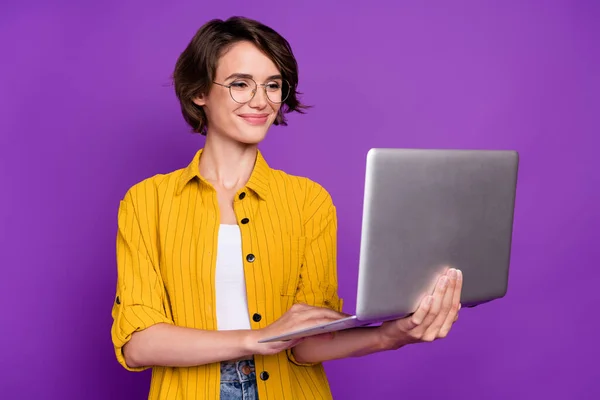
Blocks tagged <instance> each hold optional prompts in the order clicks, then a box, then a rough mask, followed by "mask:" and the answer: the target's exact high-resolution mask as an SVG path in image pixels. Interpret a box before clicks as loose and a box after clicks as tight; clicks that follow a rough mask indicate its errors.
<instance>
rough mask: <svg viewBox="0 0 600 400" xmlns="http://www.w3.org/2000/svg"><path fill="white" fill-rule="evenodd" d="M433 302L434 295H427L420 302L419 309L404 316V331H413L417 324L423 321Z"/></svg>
mask: <svg viewBox="0 0 600 400" xmlns="http://www.w3.org/2000/svg"><path fill="white" fill-rule="evenodd" d="M432 302H433V297H432V296H425V297H423V299H421V304H419V308H417V311H415V312H414V313H413V315H411V316H408V317H406V318H403V319H402V320H401V322H402V324H403V328H402V330H403V331H405V332H406V331H411V330H413V329H415V328H416V327H417V326H419V325H421V324H422V323H423V320H425V317H426V316H427V314H428V313H429V309H430V308H431V303H432Z"/></svg>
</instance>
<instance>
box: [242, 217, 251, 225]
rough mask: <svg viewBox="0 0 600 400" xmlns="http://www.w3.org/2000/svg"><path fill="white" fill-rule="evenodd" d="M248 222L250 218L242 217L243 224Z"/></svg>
mask: <svg viewBox="0 0 600 400" xmlns="http://www.w3.org/2000/svg"><path fill="white" fill-rule="evenodd" d="M248 222H250V220H249V219H248V218H244V219H242V224H247V223H248Z"/></svg>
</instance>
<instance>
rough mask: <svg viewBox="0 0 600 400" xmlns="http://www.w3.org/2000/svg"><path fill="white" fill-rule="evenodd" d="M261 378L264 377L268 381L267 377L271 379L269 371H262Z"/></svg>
mask: <svg viewBox="0 0 600 400" xmlns="http://www.w3.org/2000/svg"><path fill="white" fill-rule="evenodd" d="M260 379H262V380H263V381H266V380H267V379H269V373H268V372H267V371H263V372H261V373H260Z"/></svg>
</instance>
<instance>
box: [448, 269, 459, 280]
mask: <svg viewBox="0 0 600 400" xmlns="http://www.w3.org/2000/svg"><path fill="white" fill-rule="evenodd" d="M448 276H449V277H450V278H456V276H457V273H456V270H455V269H454V268H452V269H451V270H450V271H449V272H448Z"/></svg>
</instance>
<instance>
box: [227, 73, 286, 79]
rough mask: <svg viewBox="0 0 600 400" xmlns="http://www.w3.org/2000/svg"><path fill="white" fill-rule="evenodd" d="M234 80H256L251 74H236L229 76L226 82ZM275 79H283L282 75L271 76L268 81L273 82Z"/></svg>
mask: <svg viewBox="0 0 600 400" xmlns="http://www.w3.org/2000/svg"><path fill="white" fill-rule="evenodd" d="M233 78H241V79H254V77H253V76H252V75H250V74H241V73H234V74H231V75H229V76H228V77H227V78H225V80H226V81H228V80H230V79H233ZM273 79H282V77H281V75H280V74H278V75H271V76H268V77H267V79H266V80H267V81H270V80H273Z"/></svg>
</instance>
